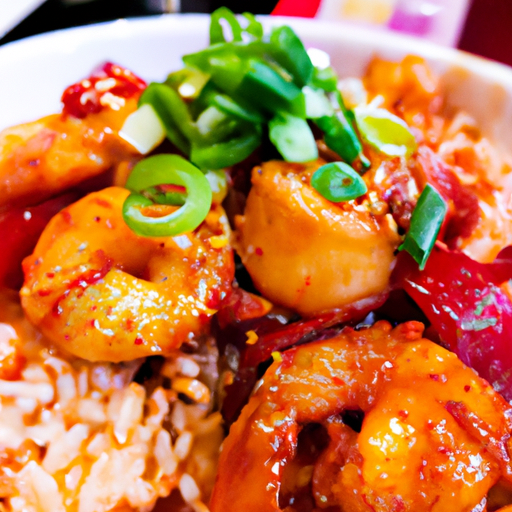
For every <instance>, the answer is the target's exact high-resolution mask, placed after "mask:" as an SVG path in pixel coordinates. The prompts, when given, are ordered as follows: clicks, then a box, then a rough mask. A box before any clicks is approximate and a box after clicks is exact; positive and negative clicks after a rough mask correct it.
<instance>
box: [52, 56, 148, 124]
mask: <svg viewBox="0 0 512 512" xmlns="http://www.w3.org/2000/svg"><path fill="white" fill-rule="evenodd" d="M145 88H146V82H144V80H142V79H141V78H139V77H138V76H136V75H135V74H133V73H132V72H131V71H129V70H128V69H125V68H123V67H121V66H118V65H117V64H113V63H112V62H107V63H105V64H104V65H103V66H101V67H100V68H98V69H96V70H94V71H93V72H92V74H91V76H90V77H89V78H86V79H85V80H81V81H80V82H77V83H76V84H73V85H70V86H69V87H68V88H67V89H66V90H65V91H64V93H63V94H62V98H61V100H62V103H64V109H63V112H64V113H65V114H68V115H72V116H74V117H78V118H79V119H83V118H84V117H86V116H87V115H88V114H96V113H98V112H100V111H101V110H102V109H103V107H104V106H105V103H106V102H105V101H104V99H105V95H106V94H109V95H110V96H112V97H113V98H112V99H113V100H114V101H115V98H116V97H117V98H130V97H132V96H134V95H136V94H137V93H139V92H140V91H143V90H144V89H145Z"/></svg>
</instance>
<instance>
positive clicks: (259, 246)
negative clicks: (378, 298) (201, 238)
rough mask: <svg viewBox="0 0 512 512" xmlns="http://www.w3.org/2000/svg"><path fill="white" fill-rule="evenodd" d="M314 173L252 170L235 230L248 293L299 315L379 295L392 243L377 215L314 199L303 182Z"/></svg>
mask: <svg viewBox="0 0 512 512" xmlns="http://www.w3.org/2000/svg"><path fill="white" fill-rule="evenodd" d="M318 166H319V164H318V163H317V162H314V163H312V164H308V165H301V164H289V163H285V162H278V161H272V162H268V163H265V164H263V165H262V166H261V167H256V168H255V169H254V170H253V173H252V189H251V191H250V193H249V196H248V198H247V205H246V209H245V212H244V216H243V217H240V218H238V222H237V228H238V247H237V249H238V251H239V253H240V255H241V258H242V261H243V263H244V265H245V266H246V268H247V270H248V272H249V274H250V275H251V277H252V279H253V281H254V284H255V286H256V288H258V290H259V291H260V292H262V294H263V295H264V296H265V297H267V298H268V299H269V300H271V301H272V302H274V303H276V304H280V305H282V306H286V307H289V308H293V309H295V310H296V311H298V312H299V313H301V314H304V315H311V314H315V313H318V312H321V311H325V310H329V309H333V308H337V307H342V306H345V305H348V304H351V303H352V302H355V301H357V300H360V299H364V298H366V297H370V296H373V295H377V294H379V293H381V292H383V291H384V290H386V288H387V286H388V280H389V276H390V273H391V270H392V268H393V264H394V260H395V258H394V254H393V252H394V250H395V249H396V247H397V246H398V243H399V237H398V235H397V234H396V232H395V231H393V229H392V227H391V226H390V224H389V223H388V218H387V217H386V216H385V215H383V214H380V215H379V214H374V213H372V212H370V210H369V208H368V207H367V206H366V205H360V204H357V203H355V202H354V201H351V202H347V203H340V204H334V203H331V202H330V201H328V200H327V199H325V198H323V197H322V196H321V195H320V194H319V193H318V192H316V190H314V189H313V187H311V185H310V184H309V180H310V178H311V175H312V173H313V171H314V170H316V168H317V167H318Z"/></svg>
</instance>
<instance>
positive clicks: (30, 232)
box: [0, 193, 78, 289]
mask: <svg viewBox="0 0 512 512" xmlns="http://www.w3.org/2000/svg"><path fill="white" fill-rule="evenodd" d="M77 196H78V195H77V194H75V193H67V194H63V195H61V196H58V197H54V198H52V199H49V200H48V201H45V202H44V203H41V204H39V205H37V206H30V207H28V208H14V209H12V210H9V211H8V212H5V213H2V214H0V240H2V251H1V252H0V287H2V286H5V287H8V288H14V289H17V288H19V287H20V286H21V283H22V282H23V272H22V270H21V261H22V259H23V258H24V257H25V256H28V255H29V254H30V253H31V252H32V250H33V249H34V247H35V245H36V243H37V240H38V239H39V236H40V235H41V233H42V232H43V229H44V228H45V226H46V224H48V221H49V220H50V219H51V218H52V217H53V216H54V215H55V214H56V213H58V212H59V211H60V210H62V209H63V208H64V207H66V206H67V205H68V204H71V203H72V202H73V201H75V200H76V199H77Z"/></svg>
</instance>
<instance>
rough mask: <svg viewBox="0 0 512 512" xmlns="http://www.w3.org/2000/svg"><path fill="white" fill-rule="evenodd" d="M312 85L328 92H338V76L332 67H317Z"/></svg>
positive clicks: (312, 78) (314, 70) (314, 69)
mask: <svg viewBox="0 0 512 512" xmlns="http://www.w3.org/2000/svg"><path fill="white" fill-rule="evenodd" d="M310 85H312V86H313V87H317V88H318V89H323V90H324V91H326V92H335V91H337V90H338V75H337V74H336V71H334V69H333V68H332V67H330V66H329V67H327V68H322V69H320V68H317V67H315V68H313V74H312V77H311V84H310Z"/></svg>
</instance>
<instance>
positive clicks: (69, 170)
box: [0, 99, 136, 212]
mask: <svg viewBox="0 0 512 512" xmlns="http://www.w3.org/2000/svg"><path fill="white" fill-rule="evenodd" d="M135 108H136V100H135V99H129V100H126V104H125V105H124V106H123V107H122V108H120V109H119V110H112V109H104V110H102V111H101V112H99V113H96V114H90V115H88V116H87V117H86V118H84V119H78V118H75V117H72V116H62V115H61V114H55V115H51V116H48V117H44V118H42V119H40V120H39V121H35V122H32V123H27V124H22V125H19V126H15V127H13V128H8V129H6V130H4V131H3V132H1V133H0V182H1V183H2V184H3V185H2V187H0V212H2V211H5V210H7V209H10V208H12V207H15V206H21V207H23V206H27V205H34V204H37V203H38V202H40V201H42V200H44V199H47V198H48V197H51V196H53V195H55V194H56V193H58V192H60V191H62V190H66V189H67V188H69V187H72V186H74V185H77V184H78V183H80V182H82V181H83V180H85V179H88V178H92V177H94V176H98V175H99V174H101V173H103V172H105V171H107V170H108V169H109V168H111V167H112V166H114V165H115V164H116V163H118V162H120V161H122V160H124V159H127V158H130V157H133V156H134V154H135V150H134V149H133V148H131V146H130V145H129V144H128V143H126V142H124V141H123V140H122V139H121V138H120V137H119V136H118V131H119V129H120V128H121V126H122V124H123V122H124V120H125V119H126V117H127V116H128V115H129V114H130V113H131V112H132V111H133V110H135Z"/></svg>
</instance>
